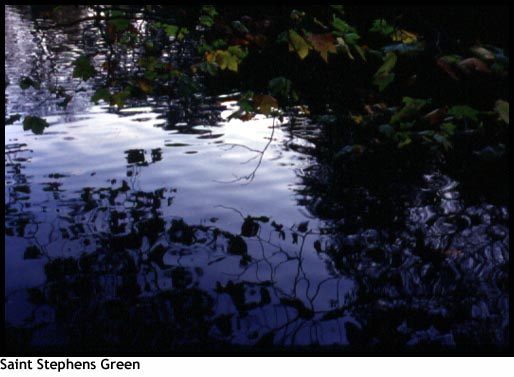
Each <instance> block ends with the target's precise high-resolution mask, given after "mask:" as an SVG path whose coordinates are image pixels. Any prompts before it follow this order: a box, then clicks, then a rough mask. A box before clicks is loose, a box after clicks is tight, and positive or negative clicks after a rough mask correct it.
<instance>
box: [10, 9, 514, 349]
mask: <svg viewBox="0 0 514 377" xmlns="http://www.w3.org/2000/svg"><path fill="white" fill-rule="evenodd" d="M77 28H78V27H77ZM5 31H6V36H5V43H6V44H5V54H6V61H5V71H6V79H7V80H8V81H9V83H10V85H9V86H8V87H7V88H6V98H7V100H8V102H7V103H6V114H7V115H9V114H14V113H20V114H28V113H30V114H33V115H34V114H35V115H40V116H44V117H45V119H46V120H47V121H48V123H49V124H50V126H49V127H48V128H47V129H45V131H44V133H43V134H41V135H36V134H33V133H32V132H31V131H24V130H23V127H22V125H21V123H20V122H18V123H15V124H13V125H9V126H6V127H5V169H6V172H5V236H6V238H5V320H6V323H5V326H6V330H7V338H6V340H7V341H8V342H9V344H10V346H11V347H12V349H13V350H15V349H32V350H43V351H46V350H56V349H57V350H60V349H64V350H75V351H92V350H117V351H119V350H147V351H159V352H167V351H183V350H205V349H207V350H214V351H217V350H220V349H225V348H228V349H229V348H230V347H231V346H237V347H238V348H239V347H243V349H245V347H246V346H262V347H265V349H275V348H272V347H277V349H288V347H290V346H309V347H311V348H314V347H317V346H344V348H343V349H373V348H374V347H375V348H377V347H385V348H386V349H387V350H391V348H388V347H391V346H392V347H396V348H401V347H404V346H423V345H429V346H432V347H437V349H446V348H450V349H451V348H453V347H457V348H472V347H475V346H493V347H494V346H500V347H501V346H506V345H508V334H509V333H508V331H509V318H508V311H509V297H508V263H509V243H508V240H509V229H508V225H507V224H508V216H509V211H508V206H507V203H500V204H498V203H496V204H494V205H493V204H490V203H489V202H487V200H481V201H473V202H469V203H468V202H467V201H466V200H464V199H463V198H462V197H461V196H462V195H461V194H462V193H461V192H460V185H459V182H457V181H455V180H453V179H452V178H450V177H447V176H445V175H443V174H441V173H439V172H437V171H426V172H420V174H419V180H418V181H417V182H418V183H416V184H412V183H409V184H407V183H405V184H403V183H402V182H391V187H392V188H391V189H388V190H385V189H384V190H382V191H380V190H379V191H377V189H376V187H374V186H376V185H373V184H371V185H370V187H367V186H366V185H358V186H357V187H356V186H355V185H354V184H352V182H343V183H342V184H341V185H340V186H342V187H340V189H341V190H340V191H337V192H336V193H334V194H332V195H331V194H330V193H328V192H327V191H328V189H326V188H328V186H329V185H331V183H330V182H331V178H330V169H329V168H328V167H326V166H325V165H324V164H323V163H322V162H321V161H319V160H318V159H317V157H316V154H315V146H316V145H318V142H319V139H320V136H319V127H318V126H316V125H315V124H312V122H310V121H309V120H308V119H295V120H291V119H289V120H288V119H286V120H284V122H283V123H280V122H279V121H278V120H275V121H273V120H272V119H269V118H268V119H265V118H264V117H262V118H256V119H254V120H251V121H248V122H241V121H238V120H231V121H227V120H226V117H227V116H228V114H230V113H231V112H232V110H231V107H232V106H233V102H230V101H229V100H227V99H223V98H219V99H217V100H213V101H211V103H210V104H204V105H202V106H201V107H200V108H198V112H197V113H196V115H195V118H194V119H193V120H192V121H190V122H189V123H181V122H178V123H176V122H173V121H170V119H169V116H168V115H167V113H166V108H161V107H159V106H156V105H155V104H152V105H150V104H148V105H146V104H142V105H141V106H139V107H130V108H126V109H124V110H122V111H121V112H117V113H116V112H114V111H112V110H111V109H109V108H108V107H107V106H105V105H104V106H102V105H99V106H93V105H91V104H90V103H89V101H88V99H89V97H90V96H91V92H92V89H91V85H92V84H83V83H82V84H81V83H79V82H78V81H77V82H74V81H73V80H70V79H67V78H68V77H70V76H71V75H70V70H71V69H72V65H71V62H72V61H73V59H74V58H76V57H77V56H78V55H80V52H81V51H82V49H83V48H87V47H84V46H81V47H79V45H78V44H77V42H76V41H77V39H78V38H81V37H82V35H83V32H84V31H83V30H67V32H66V33H63V32H57V31H56V32H54V34H55V35H54V37H53V38H52V39H48V38H46V39H42V38H40V36H39V35H38V34H37V33H36V32H34V27H33V24H32V21H31V19H30V17H28V16H27V14H26V13H24V11H23V9H22V10H20V9H17V8H13V7H6V26H5ZM24 72H33V75H34V76H37V75H40V76H41V75H42V76H44V77H38V78H39V79H41V81H42V82H50V81H51V80H57V82H59V84H60V85H63V86H65V87H67V88H72V87H74V86H76V85H81V87H83V88H84V91H83V92H80V93H78V94H77V95H76V96H74V98H73V99H72V100H71V101H70V103H69V105H68V107H67V108H66V109H61V108H60V107H59V106H58V104H57V103H54V102H52V101H51V100H48V101H45V96H46V95H47V91H46V88H45V85H44V84H43V85H42V88H41V89H39V90H36V89H33V88H30V89H28V90H25V91H22V90H21V89H20V88H19V87H18V85H17V82H18V81H19V79H20V76H21V75H22V73H24ZM213 119H214V121H213ZM270 138H272V140H271V143H270V144H269V146H268V148H267V149H266V150H265V153H260V152H259V151H262V150H263V149H264V148H265V147H266V146H267V144H268V142H269V141H270ZM372 181H373V180H372V179H370V182H372ZM397 187H401V188H400V189H397ZM396 348H393V349H396Z"/></svg>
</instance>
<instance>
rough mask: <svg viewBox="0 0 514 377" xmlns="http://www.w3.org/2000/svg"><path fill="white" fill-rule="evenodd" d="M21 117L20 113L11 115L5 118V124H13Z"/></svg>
mask: <svg viewBox="0 0 514 377" xmlns="http://www.w3.org/2000/svg"><path fill="white" fill-rule="evenodd" d="M20 119H21V115H20V114H14V115H11V116H10V117H9V118H5V125H6V126H7V125H9V124H13V123H14V122H17V121H19V120H20Z"/></svg>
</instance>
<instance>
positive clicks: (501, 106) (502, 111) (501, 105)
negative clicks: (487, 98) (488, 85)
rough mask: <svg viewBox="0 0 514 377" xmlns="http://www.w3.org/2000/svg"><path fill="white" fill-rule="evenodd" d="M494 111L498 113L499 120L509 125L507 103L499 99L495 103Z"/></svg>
mask: <svg viewBox="0 0 514 377" xmlns="http://www.w3.org/2000/svg"><path fill="white" fill-rule="evenodd" d="M494 110H495V111H496V112H497V113H498V115H499V116H500V119H501V120H503V121H504V122H505V123H507V124H509V103H508V102H507V101H504V100H501V99H500V100H498V101H496V104H495V107H494Z"/></svg>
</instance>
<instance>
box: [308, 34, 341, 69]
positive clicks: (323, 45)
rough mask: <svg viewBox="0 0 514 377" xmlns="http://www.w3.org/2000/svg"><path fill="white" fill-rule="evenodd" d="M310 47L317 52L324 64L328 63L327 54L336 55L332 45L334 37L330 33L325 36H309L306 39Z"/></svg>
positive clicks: (334, 47)
mask: <svg viewBox="0 0 514 377" xmlns="http://www.w3.org/2000/svg"><path fill="white" fill-rule="evenodd" d="M308 39H309V41H310V42H311V44H312V47H314V49H315V50H316V51H318V52H319V54H320V55H321V57H322V58H323V60H324V61H325V62H327V63H328V53H329V52H332V53H334V54H335V53H336V52H337V50H336V46H335V44H334V36H333V35H332V33H325V34H311V35H310V36H309V37H308Z"/></svg>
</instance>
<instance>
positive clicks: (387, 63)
mask: <svg viewBox="0 0 514 377" xmlns="http://www.w3.org/2000/svg"><path fill="white" fill-rule="evenodd" d="M397 60H398V58H397V56H396V54H395V53H394V52H388V53H387V54H386V55H385V57H384V63H383V64H382V65H381V66H380V68H379V69H378V70H377V72H376V73H375V75H381V74H388V73H389V72H391V70H392V69H393V68H394V66H395V65H396V62H397Z"/></svg>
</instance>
